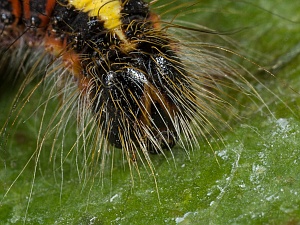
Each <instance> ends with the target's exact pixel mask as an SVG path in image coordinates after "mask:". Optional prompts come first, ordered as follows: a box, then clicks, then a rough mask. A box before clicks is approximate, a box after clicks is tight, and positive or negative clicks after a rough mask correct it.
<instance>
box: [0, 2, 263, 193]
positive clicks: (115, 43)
mask: <svg viewBox="0 0 300 225" xmlns="http://www.w3.org/2000/svg"><path fill="white" fill-rule="evenodd" d="M155 4H156V1H152V2H150V3H146V2H145V1H142V0H97V1H95V0H94V1H93V0H84V1H79V0H61V1H54V0H36V1H33V0H27V1H25V0H24V1H19V0H11V1H4V0H1V1H0V15H1V20H0V30H1V35H0V43H1V66H2V67H6V66H7V65H6V64H8V62H7V61H6V60H7V58H6V56H7V55H11V56H12V58H13V57H14V56H15V55H14V54H18V50H19V51H20V52H22V54H24V52H25V53H27V52H31V54H34V59H31V58H30V56H29V58H27V59H26V60H25V61H24V64H27V63H28V64H31V68H29V69H28V68H27V70H26V75H25V77H20V79H24V80H25V81H24V82H23V83H22V84H21V88H20V90H19V92H18V93H17V97H16V98H15V99H14V102H13V104H12V105H13V107H12V109H11V112H9V113H7V120H5V123H4V125H3V127H2V129H1V137H2V140H3V143H4V144H3V143H2V144H1V148H2V147H3V148H4V149H5V147H6V145H5V142H6V139H7V137H8V136H9V135H8V134H7V132H8V128H9V127H10V126H11V124H14V125H15V124H16V123H17V118H18V117H19V115H20V113H21V112H22V111H23V110H24V108H25V107H26V106H27V105H29V104H31V102H33V100H34V97H33V96H34V94H35V92H36V90H37V89H38V88H40V87H42V86H43V85H45V87H44V89H48V90H46V91H45V92H46V93H47V94H48V95H47V94H46V96H47V97H46V98H44V100H41V101H40V102H38V106H37V108H42V110H41V111H42V120H43V121H44V123H43V124H41V125H40V128H39V129H40V130H39V132H38V134H37V136H38V137H37V146H36V150H35V151H34V154H33V158H34V159H35V162H34V170H35V173H37V172H36V171H37V169H38V166H39V161H40V158H39V157H40V155H41V154H42V153H43V152H45V151H46V150H45V146H46V142H47V141H48V140H49V139H50V147H49V148H48V149H50V150H49V153H48V154H50V158H51V159H52V160H53V161H55V159H54V158H56V157H57V158H59V157H61V158H63V159H60V160H59V163H60V164H59V166H58V167H61V168H66V167H67V165H66V164H67V163H66V161H67V159H68V157H69V155H71V153H72V152H75V154H76V156H75V158H76V160H75V161H76V167H77V170H78V174H79V176H82V177H88V178H90V177H92V175H90V172H91V171H92V172H95V173H97V172H98V170H97V168H99V167H101V172H100V173H103V172H102V170H104V169H105V168H104V167H105V166H106V164H107V163H108V162H107V159H108V156H109V155H110V154H117V153H119V152H120V154H122V157H123V159H124V161H125V162H126V163H128V166H129V167H130V171H132V170H134V169H137V170H138V171H139V165H144V167H145V168H149V169H150V173H151V174H152V175H154V177H155V167H154V165H153V164H152V154H158V155H163V156H164V157H165V158H168V157H167V155H168V154H171V155H172V157H171V158H174V154H175V153H174V152H175V151H179V150H180V149H181V150H184V152H186V153H187V154H189V152H191V151H196V150H198V149H199V148H200V147H199V146H200V144H201V143H199V139H200V140H202V141H204V142H206V143H208V145H210V143H211V142H212V140H216V139H218V138H219V139H221V140H222V135H221V133H220V131H219V130H220V129H224V127H227V128H228V129H230V125H229V124H228V121H229V120H230V118H232V117H235V118H239V112H238V110H236V108H238V107H239V106H240V105H239V103H236V102H237V101H238V99H237V98H236V93H238V94H239V96H243V97H245V98H250V99H251V100H254V101H258V102H260V104H264V101H263V99H262V98H261V96H260V95H259V94H258V92H257V90H256V89H255V87H254V86H253V85H252V84H251V83H250V82H249V80H250V79H254V80H255V78H254V77H253V75H252V74H249V73H247V71H246V70H245V69H244V68H242V67H241V66H239V65H238V64H237V63H235V62H234V61H231V60H230V59H229V58H228V55H227V54H232V55H234V56H238V57H240V58H242V59H243V57H241V56H240V55H239V54H238V53H235V52H234V51H231V50H229V49H227V48H224V47H222V45H217V44H211V43H210V42H206V40H205V37H210V36H214V37H220V39H223V38H224V36H226V33H224V34H222V32H217V31H215V30H213V29H208V28H206V27H202V26H200V25H196V24H184V23H183V24H180V23H179V22H178V23H177V22H173V20H170V21H169V22H166V21H164V20H161V19H160V17H159V15H158V14H155V13H154V12H153V11H152V9H151V7H154V6H155ZM188 7H193V4H192V3H190V6H187V8H188ZM165 8H168V4H167V5H166V6H165ZM165 10H166V11H167V9H165ZM229 33H230V32H229ZM201 35H203V36H205V37H204V41H202V40H200V41H199V39H200V38H199V36H201ZM207 39H209V38H207ZM187 40H190V42H188V41H187ZM35 54H36V55H40V57H38V56H36V55H35ZM28 61H29V62H28ZM1 69H3V68H1ZM28 71H29V72H28ZM2 76H4V75H2ZM247 76H248V77H247ZM30 85H32V86H30ZM27 87H29V88H31V90H30V91H29V94H27V95H25V97H24V98H23V97H22V95H23V92H24V90H25V89H26V88H27ZM21 99H22V101H21V103H19V102H20V100H21ZM52 99H56V101H57V102H58V104H59V105H58V106H57V108H56V109H55V110H53V109H52V108H51V107H50V104H51V101H52ZM16 105H17V106H16ZM15 106H16V108H15ZM49 111H50V112H49ZM14 113H15V114H16V115H15V114H14ZM49 114H50V115H49ZM46 117H49V119H48V118H46ZM46 120H47V121H48V123H46V122H45V121H46ZM74 130H75V131H74ZM74 132H75V133H76V138H75V141H74V142H72V143H71V145H70V146H71V147H70V148H67V149H65V148H66V147H65V145H66V144H65V143H66V142H68V137H69V136H72V135H73V133H74ZM59 138H61V139H62V140H61V143H58V139H59ZM71 141H72V139H71ZM57 144H58V145H59V147H57V146H56V145H57ZM47 146H49V145H47ZM68 147H69V146H68ZM56 148H59V149H57V150H56ZM63 150H64V151H63ZM60 153H61V154H60ZM80 154H82V157H80V156H78V155H80ZM31 160H32V158H30V159H29V161H31ZM81 160H82V161H81ZM26 165H27V164H26ZM133 168H134V169H133ZM61 170H62V175H61V176H62V178H61V179H62V180H63V179H64V178H63V173H64V170H66V169H64V170H63V169H61ZM93 170H95V171H93ZM86 171H87V172H86ZM88 178H86V179H88ZM154 179H155V178H154ZM33 183H34V182H33ZM9 187H10V186H9ZM8 189H10V188H8ZM31 194H32V193H31ZM30 197H31V195H30Z"/></svg>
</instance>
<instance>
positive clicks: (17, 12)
mask: <svg viewBox="0 0 300 225" xmlns="http://www.w3.org/2000/svg"><path fill="white" fill-rule="evenodd" d="M10 2H11V7H12V14H13V15H14V16H15V18H16V19H15V21H14V24H15V25H16V24H17V23H18V22H19V20H20V18H21V15H22V8H21V3H20V1H19V0H10Z"/></svg>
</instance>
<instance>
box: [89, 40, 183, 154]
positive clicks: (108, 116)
mask: <svg viewBox="0 0 300 225" xmlns="http://www.w3.org/2000/svg"><path fill="white" fill-rule="evenodd" d="M145 43H147V42H145ZM147 45H149V44H148V43H147ZM116 55H118V57H115V58H114V59H113V60H112V59H109V60H107V62H110V65H109V67H108V68H103V64H100V65H99V66H98V67H97V68H96V71H95V73H96V74H97V75H96V76H95V77H94V79H93V92H92V93H93V94H92V95H93V98H92V99H93V106H94V113H95V114H96V116H97V118H98V119H99V122H100V126H101V127H102V129H103V131H104V133H105V136H106V137H107V138H108V140H109V142H110V143H111V144H113V145H114V146H116V147H118V148H124V147H125V148H130V147H135V148H143V149H147V150H148V151H150V152H153V153H154V152H160V150H162V149H170V148H172V147H173V146H174V145H175V144H176V142H177V139H178V136H179V134H180V129H179V124H178V118H176V117H182V116H183V115H184V111H183V108H184V107H182V102H188V100H187V99H185V100H184V99H183V98H184V97H183V95H184V93H183V91H184V90H189V84H188V82H187V80H186V78H185V74H184V73H183V72H182V71H181V69H180V62H179V60H178V59H177V57H176V55H175V54H174V52H173V51H171V50H170V49H169V48H166V47H163V46H155V47H154V46H143V45H140V46H139V49H136V50H135V51H133V52H130V53H128V54H122V53H121V52H118V54H116ZM112 61H113V63H111V62H112Z"/></svg>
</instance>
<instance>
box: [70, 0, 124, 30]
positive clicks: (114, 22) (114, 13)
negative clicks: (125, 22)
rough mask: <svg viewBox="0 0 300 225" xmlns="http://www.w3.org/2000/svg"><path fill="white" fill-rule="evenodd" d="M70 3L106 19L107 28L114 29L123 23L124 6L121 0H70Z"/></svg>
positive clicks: (89, 13) (103, 19) (101, 18)
mask: <svg viewBox="0 0 300 225" xmlns="http://www.w3.org/2000/svg"><path fill="white" fill-rule="evenodd" d="M69 3H70V4H71V5H73V6H74V7H75V8H76V9H78V10H81V11H83V12H86V13H88V15H89V16H91V17H92V16H95V17H98V18H99V19H100V20H102V21H104V27H105V28H106V29H109V30H112V29H114V28H118V27H119V26H120V25H121V24H122V22H121V9H122V6H121V3H120V1H119V0H69Z"/></svg>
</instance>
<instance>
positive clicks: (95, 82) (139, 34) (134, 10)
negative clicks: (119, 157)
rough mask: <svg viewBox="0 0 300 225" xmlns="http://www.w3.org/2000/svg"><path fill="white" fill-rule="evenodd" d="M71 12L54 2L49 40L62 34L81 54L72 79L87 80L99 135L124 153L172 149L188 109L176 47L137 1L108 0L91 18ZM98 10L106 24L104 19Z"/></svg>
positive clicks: (188, 90)
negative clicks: (108, 17)
mask: <svg viewBox="0 0 300 225" xmlns="http://www.w3.org/2000/svg"><path fill="white" fill-rule="evenodd" d="M74 4H75V3H74ZM99 4H100V3H99ZM119 4H120V5H119ZM109 6H114V7H113V8H114V10H113V11H109V10H111V8H109V9H108V8H107V9H106V8H105V7H109ZM78 8H80V7H79V6H77V5H74V6H73V7H71V8H70V9H67V10H66V8H65V7H64V6H63V5H57V6H56V10H55V11H56V14H55V15H54V18H57V21H56V23H53V24H52V26H53V27H54V28H55V31H56V32H55V34H54V36H55V35H56V36H58V35H59V34H60V33H62V34H64V33H66V31H68V38H67V41H66V42H67V43H68V46H72V47H73V48H72V51H74V52H75V55H76V56H79V57H80V59H79V60H78V61H76V60H75V62H77V63H78V64H79V63H80V65H78V64H76V65H77V67H76V68H79V67H80V68H81V72H80V74H79V75H78V76H77V77H81V78H82V75H83V76H84V79H87V80H89V84H88V89H89V91H88V92H87V93H88V101H89V102H91V105H92V110H93V114H94V115H95V117H96V120H97V123H98V126H99V128H100V130H101V135H102V136H101V137H102V138H103V140H105V141H106V140H107V141H108V142H109V143H110V144H112V145H114V146H115V147H118V148H122V149H125V150H128V151H132V150H135V149H141V150H142V151H148V152H153V153H154V152H161V151H162V150H163V149H171V148H172V147H173V146H174V145H175V144H176V143H177V142H178V140H180V133H181V131H182V128H181V127H185V128H187V127H188V123H189V120H190V118H191V117H192V113H191V109H192V105H193V97H192V96H193V94H192V91H191V89H192V88H191V84H190V83H191V82H190V80H189V79H188V76H187V74H186V73H185V70H184V69H183V66H182V63H181V61H180V59H179V57H178V56H177V54H176V42H175V41H174V40H172V39H170V38H169V37H168V36H167V35H166V34H165V33H164V31H162V29H161V28H160V27H159V26H158V21H157V20H156V19H157V17H155V15H154V14H152V13H150V11H149V6H148V4H146V3H144V2H143V1H141V0H126V1H108V2H107V4H105V5H103V6H102V7H100V8H99V10H98V11H95V12H97V13H96V14H95V15H94V14H92V12H88V11H87V12H85V11H84V10H83V11H81V10H79V9H78ZM117 9H118V10H120V11H118V10H117ZM105 10H107V12H108V11H109V12H110V13H109V14H107V15H109V16H110V17H111V19H103V18H106V17H105V16H107V15H106V14H105V13H106V11H105ZM101 13H103V14H105V16H103V17H102V14H101ZM70 15H73V16H72V17H75V15H76V18H77V19H76V20H75V21H77V22H73V23H72V22H71V21H69V20H70V19H69V18H70V17H71V16H70ZM62 21H64V23H62ZM66 21H68V23H67V24H68V26H66V25H65V24H66ZM79 34H80V35H79ZM78 43H80V44H78ZM71 58H72V57H71ZM65 60H68V59H67V58H65ZM72 63H73V62H72ZM75 70H77V69H75ZM185 136H187V135H185Z"/></svg>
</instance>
